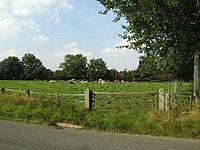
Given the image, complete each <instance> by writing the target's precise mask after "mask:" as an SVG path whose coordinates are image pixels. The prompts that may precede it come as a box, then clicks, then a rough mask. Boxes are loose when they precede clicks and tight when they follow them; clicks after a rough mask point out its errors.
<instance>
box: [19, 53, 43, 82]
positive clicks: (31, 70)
mask: <svg viewBox="0 0 200 150" xmlns="http://www.w3.org/2000/svg"><path fill="white" fill-rule="evenodd" d="M22 64H23V66H24V74H25V78H26V79H31V80H33V79H41V78H43V77H42V76H41V70H44V69H45V67H44V66H43V65H42V62H41V61H40V60H39V59H38V58H36V57H35V56H34V55H33V54H30V53H26V54H24V56H23V57H22Z"/></svg>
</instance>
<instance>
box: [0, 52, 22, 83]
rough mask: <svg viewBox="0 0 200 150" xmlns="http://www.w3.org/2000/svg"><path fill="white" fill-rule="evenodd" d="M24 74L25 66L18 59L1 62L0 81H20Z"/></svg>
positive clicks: (6, 59) (12, 58) (11, 58)
mask: <svg viewBox="0 0 200 150" xmlns="http://www.w3.org/2000/svg"><path fill="white" fill-rule="evenodd" d="M23 73H24V68H23V65H22V63H21V62H20V60H19V59H18V58H17V57H14V56H13V57H8V58H5V59H4V60H3V61H1V62H0V79H7V80H11V79H15V80H16V79H20V78H21V77H23Z"/></svg>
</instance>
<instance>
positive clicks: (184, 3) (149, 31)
mask: <svg viewBox="0 0 200 150" xmlns="http://www.w3.org/2000/svg"><path fill="white" fill-rule="evenodd" d="M98 1H99V2H100V3H101V4H103V5H104V6H105V8H106V10H105V11H104V12H103V13H107V12H108V11H109V10H111V11H113V12H114V13H115V14H116V15H117V17H116V18H115V21H118V20H120V18H125V20H126V21H127V24H126V25H123V28H124V30H125V31H124V33H123V34H122V35H121V37H122V38H124V39H126V40H128V41H129V42H130V44H129V45H126V47H128V48H131V49H135V50H137V51H138V52H142V53H144V54H146V55H154V56H156V57H162V58H163V57H165V56H167V55H168V54H169V53H170V54H171V55H173V57H172V58H173V60H176V59H180V60H179V62H180V63H179V64H178V65H177V67H181V69H182V70H185V71H186V72H191V71H190V69H191V66H190V65H191V60H193V59H194V54H195V53H196V55H199V56H200V54H199V51H200V3H199V1H198V0H173V1H170V0H162V1H160V0H131V1H130V0H98ZM195 58H197V60H198V57H195ZM185 59H186V61H185ZM199 62H200V60H199ZM180 64H181V66H179V65H180ZM195 64H196V66H195V68H196V69H195V70H196V71H195V76H196V74H197V75H198V74H199V76H200V69H198V68H200V67H199V65H200V63H195ZM186 69H189V70H186ZM198 70H199V71H198ZM190 76H191V75H190ZM199 76H198V78H199ZM195 81H198V83H195V87H196V88H194V93H196V94H194V96H195V97H198V98H199V96H200V80H199V79H198V80H197V79H195Z"/></svg>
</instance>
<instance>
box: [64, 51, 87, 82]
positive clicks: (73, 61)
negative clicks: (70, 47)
mask: <svg viewBox="0 0 200 150" xmlns="http://www.w3.org/2000/svg"><path fill="white" fill-rule="evenodd" d="M86 65H87V58H86V57H83V55H82V54H77V55H70V54H68V55H66V56H65V58H64V62H63V63H61V64H60V68H61V69H62V70H63V72H64V74H65V77H66V78H68V79H84V78H85V77H86V71H87V68H86Z"/></svg>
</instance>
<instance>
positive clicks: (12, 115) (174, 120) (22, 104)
mask: <svg viewBox="0 0 200 150" xmlns="http://www.w3.org/2000/svg"><path fill="white" fill-rule="evenodd" d="M0 119H2V120H14V121H23V122H28V123H34V124H45V125H55V124H56V122H66V123H73V124H77V125H83V126H84V127H85V128H87V129H96V130H104V131H111V132H123V133H130V134H143V135H144V134H148V135H156V136H170V137H179V138H194V139H200V111H199V108H198V107H197V106H196V107H195V108H194V109H193V110H192V111H190V112H183V111H180V109H179V108H176V109H173V110H172V111H170V112H169V113H163V112H148V113H134V112H131V111H121V112H99V111H95V110H91V111H89V110H85V109H84V105H83V104H80V103H78V104H76V103H66V102H62V101H59V102H58V101H41V100H36V99H34V100H29V99H27V98H22V97H16V96H10V95H1V96H0Z"/></svg>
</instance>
